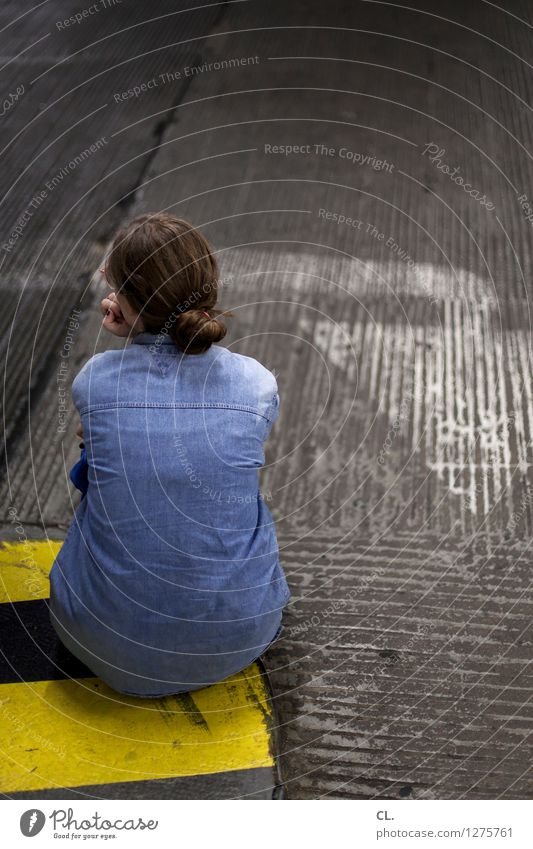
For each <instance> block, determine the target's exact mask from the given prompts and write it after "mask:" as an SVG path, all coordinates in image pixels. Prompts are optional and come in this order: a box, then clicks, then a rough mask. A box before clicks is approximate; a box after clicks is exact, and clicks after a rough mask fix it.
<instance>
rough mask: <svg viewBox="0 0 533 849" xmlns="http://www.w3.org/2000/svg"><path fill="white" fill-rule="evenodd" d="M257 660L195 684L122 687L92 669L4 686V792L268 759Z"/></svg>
mask: <svg viewBox="0 0 533 849" xmlns="http://www.w3.org/2000/svg"><path fill="white" fill-rule="evenodd" d="M270 718H271V707H270V704H269V700H268V691H267V689H266V686H265V682H264V679H263V676H262V674H261V670H260V668H259V667H258V666H257V664H255V663H254V664H252V665H251V666H249V667H248V668H247V669H246V670H245V671H244V672H241V673H238V674H237V675H233V676H232V677H231V678H228V679H227V680H226V681H224V682H222V683H221V684H216V685H215V686H213V687H206V688H205V689H203V690H197V691H196V692H194V693H191V694H186V695H181V696H168V697H166V698H164V699H155V700H149V701H145V700H144V699H135V698H129V697H127V696H120V695H119V694H117V693H115V692H114V691H113V690H111V689H109V688H108V687H107V686H106V685H105V684H104V683H103V682H102V681H100V679H98V678H82V679H79V680H64V681H37V682H33V683H17V684H2V685H0V747H1V749H2V750H3V753H4V756H3V758H2V763H1V764H0V790H1V791H2V792H4V793H15V792H17V791H26V790H41V789H45V788H53V787H75V786H80V785H83V784H104V783H109V782H117V781H140V780H147V779H156V778H170V777H175V776H185V775H206V774H208V773H216V772H226V771H230V770H236V769H252V768H255V767H271V766H273V763H274V762H273V758H272V754H271V751H270V747H269V740H270V732H269V724H270Z"/></svg>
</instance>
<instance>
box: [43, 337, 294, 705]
mask: <svg viewBox="0 0 533 849" xmlns="http://www.w3.org/2000/svg"><path fill="white" fill-rule="evenodd" d="M72 395H73V399H74V403H75V405H76V408H77V410H78V412H79V414H80V417H81V421H82V424H83V430H84V441H85V446H86V450H87V459H88V463H89V487H88V492H87V495H86V497H85V498H84V499H83V500H82V502H81V504H80V506H79V507H78V509H77V510H76V513H75V515H74V519H73V521H72V524H71V526H70V528H69V530H68V533H67V536H66V539H65V542H64V544H63V546H62V548H61V550H60V552H59V555H58V556H57V558H56V560H55V562H54V565H53V567H52V571H51V575H50V583H51V593H50V595H51V599H50V612H51V618H52V623H53V625H54V627H55V629H56V631H57V633H58V635H59V636H60V638H61V640H62V642H63V643H64V644H65V645H66V646H67V648H69V649H70V651H71V652H72V653H73V654H74V655H76V656H77V657H78V658H79V659H81V660H82V661H83V662H84V663H85V664H86V665H87V666H88V667H89V668H90V669H91V670H92V671H93V672H94V673H95V674H96V675H98V676H100V677H101V678H102V679H103V680H104V681H105V682H106V683H107V684H109V685H110V686H111V687H113V688H114V689H116V690H119V691H121V692H125V693H131V694H134V695H139V696H160V695H164V694H167V693H178V692H186V691H188V690H194V689H197V688H199V687H203V686H206V685H207V684H211V683H214V682H216V681H219V680H221V679H223V678H225V677H227V676H228V675H231V674H233V673H234V672H237V671H239V670H240V669H243V668H244V667H245V666H246V665H247V664H248V663H250V662H251V661H252V660H254V659H255V658H257V657H258V656H259V655H260V654H261V653H262V652H263V651H264V650H265V649H266V648H267V646H268V645H269V644H270V642H271V641H272V640H273V639H274V638H275V637H276V635H277V634H278V632H279V629H280V622H281V614H282V608H283V607H284V605H285V604H286V603H287V601H288V599H289V597H290V593H289V590H288V587H287V584H286V581H285V576H284V574H283V570H282V568H281V565H280V560H279V552H278V545H277V540H276V532H275V528H274V524H273V520H272V517H271V514H270V511H269V509H268V506H267V505H266V503H265V500H264V498H263V497H262V495H261V492H260V488H259V478H258V470H259V468H260V467H261V466H262V465H263V464H264V450H263V445H264V442H265V440H266V439H267V437H268V435H269V432H270V429H271V427H272V424H273V422H274V421H275V419H276V418H277V415H278V408H279V395H278V387H277V384H276V379H275V377H274V375H273V374H272V373H271V372H270V371H268V370H267V369H266V368H264V367H263V366H262V365H260V363H258V362H257V361H256V360H254V359H252V358H250V357H245V356H242V355H240V354H235V353H232V352H230V351H228V350H227V349H225V348H222V347H220V346H216V345H214V346H212V347H211V348H210V349H209V350H208V351H207V352H205V353H204V354H199V355H188V354H183V353H182V352H180V351H179V350H178V348H176V346H175V345H174V343H173V342H172V341H171V340H170V339H169V338H168V336H165V335H164V334H158V335H154V334H151V333H141V334H139V335H138V336H136V337H135V338H134V339H133V342H132V344H131V345H129V346H128V347H126V348H125V349H124V350H121V351H106V352H105V353H103V354H97V355H96V356H94V357H93V358H92V359H90V360H89V362H88V363H86V365H85V366H84V367H83V368H82V370H81V371H80V373H79V374H78V375H77V377H76V379H75V380H74V383H73V386H72Z"/></svg>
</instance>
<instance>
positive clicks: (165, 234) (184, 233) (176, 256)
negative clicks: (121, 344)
mask: <svg viewBox="0 0 533 849" xmlns="http://www.w3.org/2000/svg"><path fill="white" fill-rule="evenodd" d="M106 274H107V278H108V280H109V282H110V283H111V285H112V286H113V287H114V288H115V290H116V291H117V292H118V293H119V294H123V295H124V296H125V297H126V298H127V301H128V303H129V304H130V305H131V307H132V308H133V309H134V310H135V311H136V312H138V313H139V314H140V316H141V318H142V321H143V324H144V329H145V330H146V331H147V332H148V333H160V332H163V333H167V334H168V335H169V336H170V338H171V339H172V340H173V341H174V342H175V344H176V345H177V346H178V348H180V349H181V350H182V351H185V352H186V353H187V354H202V353H203V352H204V351H207V350H208V348H210V347H211V345H212V344H213V342H219V341H220V340H221V339H223V338H224V336H225V335H226V327H225V325H224V324H222V322H221V321H220V320H219V319H218V318H216V316H218V315H223V316H228V315H231V313H228V312H224V311H222V310H218V309H215V308H214V307H215V304H216V301H217V296H218V264H217V261H216V259H215V257H214V256H213V254H212V252H211V247H210V245H209V243H208V242H207V240H206V239H205V238H204V236H202V234H201V233H200V232H199V231H198V230H196V229H195V228H194V227H193V225H192V224H190V223H189V222H188V221H185V220H184V219H182V218H176V217H175V216H174V215H170V214H169V213H167V212H155V213H151V214H147V215H139V216H138V217H137V218H134V219H133V220H132V221H130V222H129V224H127V225H126V226H125V227H123V228H122V229H120V230H119V231H118V233H117V234H116V236H115V238H114V240H113V246H112V249H111V253H110V255H109V257H108V260H107V262H106ZM205 313H208V315H206V314H205Z"/></svg>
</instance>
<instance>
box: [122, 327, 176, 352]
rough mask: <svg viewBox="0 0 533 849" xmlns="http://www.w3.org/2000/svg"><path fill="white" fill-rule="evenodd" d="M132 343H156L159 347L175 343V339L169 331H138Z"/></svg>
mask: <svg viewBox="0 0 533 849" xmlns="http://www.w3.org/2000/svg"><path fill="white" fill-rule="evenodd" d="M132 345H155V346H156V348H159V346H160V345H174V342H173V340H172V339H171V338H170V336H169V334H168V333H147V332H146V331H143V332H142V333H137V334H136V335H135V336H134V337H133V339H132Z"/></svg>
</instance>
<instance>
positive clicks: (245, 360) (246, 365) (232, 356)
mask: <svg viewBox="0 0 533 849" xmlns="http://www.w3.org/2000/svg"><path fill="white" fill-rule="evenodd" d="M216 347H217V357H220V360H221V364H222V366H223V367H225V368H226V369H227V370H228V371H233V372H235V373H236V374H238V375H240V376H242V377H243V378H244V379H248V380H254V381H258V382H259V385H261V386H265V387H267V388H268V387H272V388H273V390H275V389H277V382H276V378H275V375H274V373H273V372H271V371H270V370H269V369H268V368H266V366H264V365H263V364H262V363H260V362H259V360H256V359H255V358H254V357H248V356H246V355H245V354H237V353H236V352H235V351H229V350H228V349H227V348H222V347H219V346H218V345H217V346H216Z"/></svg>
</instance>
